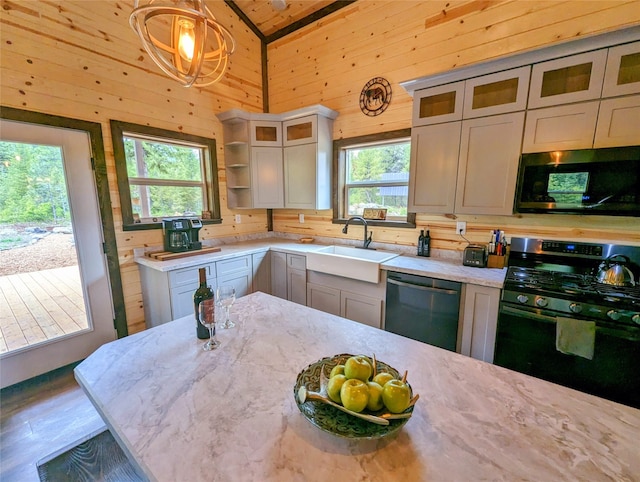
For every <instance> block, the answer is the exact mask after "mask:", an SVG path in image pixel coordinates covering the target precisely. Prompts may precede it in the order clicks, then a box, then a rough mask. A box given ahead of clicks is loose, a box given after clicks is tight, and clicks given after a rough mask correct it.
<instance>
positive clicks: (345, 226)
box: [342, 216, 373, 249]
mask: <svg viewBox="0 0 640 482" xmlns="http://www.w3.org/2000/svg"><path fill="white" fill-rule="evenodd" d="M354 219H357V220H359V221H362V225H363V226H364V244H363V246H362V247H363V248H365V249H367V248H368V247H369V245H370V244H371V236H372V235H373V233H369V237H368V238H367V226H368V225H367V221H366V220H365V219H364V218H363V217H362V216H351V217H350V218H349V219H347V222H346V223H345V224H344V228H342V232H343V233H344V234H347V229H349V223H350V222H351V221H353V220H354Z"/></svg>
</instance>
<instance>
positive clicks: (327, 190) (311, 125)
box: [282, 108, 337, 209]
mask: <svg viewBox="0 0 640 482" xmlns="http://www.w3.org/2000/svg"><path fill="white" fill-rule="evenodd" d="M336 115H337V112H335V111H331V110H329V109H326V108H324V109H321V110H320V111H319V112H318V113H317V114H312V115H307V116H302V117H296V118H292V119H285V120H283V122H282V130H283V137H284V139H283V144H284V148H283V153H284V207H285V208H290V209H330V208H331V164H332V162H331V159H332V153H333V135H332V133H333V119H335V117H336Z"/></svg>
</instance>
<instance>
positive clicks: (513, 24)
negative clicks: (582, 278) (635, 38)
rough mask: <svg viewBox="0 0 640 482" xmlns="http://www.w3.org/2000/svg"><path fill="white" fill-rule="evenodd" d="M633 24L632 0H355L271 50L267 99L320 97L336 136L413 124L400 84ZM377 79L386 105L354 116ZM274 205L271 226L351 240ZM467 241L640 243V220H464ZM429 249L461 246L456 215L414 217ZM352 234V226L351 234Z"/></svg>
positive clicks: (377, 233) (283, 106)
mask: <svg viewBox="0 0 640 482" xmlns="http://www.w3.org/2000/svg"><path fill="white" fill-rule="evenodd" d="M638 23H640V2H638V1H606V2H602V1H593V2H592V1H589V2H584V1H570V2H559V1H482V0H477V1H442V2H440V1H427V2H425V1H421V0H415V1H414V0H404V1H401V2H400V1H380V2H378V1H370V0H361V1H358V2H355V3H354V4H352V5H351V6H349V7H346V8H343V9H341V10H340V11H338V12H336V13H334V14H333V15H332V16H330V17H327V18H325V19H323V20H321V21H318V22H316V23H315V24H314V25H311V26H309V27H306V28H305V29H303V30H300V31H298V32H295V33H293V34H291V35H288V36H286V37H284V38H282V39H280V40H278V41H275V42H273V43H271V44H269V46H268V59H269V62H268V68H269V103H270V106H271V111H272V112H284V111H287V110H291V109H296V108H300V107H303V106H304V105H308V104H313V103H321V104H324V105H326V106H328V107H330V108H332V109H335V110H337V111H338V112H340V115H339V116H338V118H337V120H336V122H335V127H334V138H336V139H338V138H349V137H354V136H361V135H365V134H372V133H376V132H384V131H391V130H395V129H402V128H408V127H411V103H412V98H411V97H410V96H409V94H408V93H407V92H406V91H405V90H404V89H403V88H402V87H400V85H399V82H402V81H405V80H410V79H415V78H419V77H423V76H426V75H431V74H436V73H439V72H444V71H447V70H450V69H453V68H455V67H460V66H464V65H469V64H473V63H477V62H482V61H486V60H490V59H493V58H497V57H501V56H504V55H508V54H513V53H518V52H523V51H527V50H533V49H537V48H540V47H544V46H545V45H549V44H552V43H556V42H561V41H566V40H570V39H574V38H577V37H580V36H586V35H593V34H598V33H603V32H606V31H611V30H615V29H617V28H621V27H624V26H630V25H633V24H638ZM374 77H384V78H386V79H387V80H388V81H389V82H390V83H391V85H392V90H393V95H392V101H391V104H390V106H389V108H388V109H387V110H386V111H385V112H384V113H383V114H381V115H379V116H377V117H368V116H365V115H364V114H362V113H361V112H360V109H359V105H358V101H359V95H360V91H361V89H362V87H363V86H364V85H365V83H366V82H367V81H369V80H370V79H372V78H374ZM298 212H299V211H293V210H274V230H275V231H284V232H289V233H299V234H300V235H314V234H315V235H318V236H320V235H322V236H332V237H336V238H345V237H346V238H350V239H358V238H359V236H360V235H361V232H360V231H359V230H350V231H349V234H348V235H346V236H345V235H343V234H342V232H341V227H342V226H341V225H334V224H331V218H332V212H331V211H312V212H305V218H304V224H300V223H298ZM458 220H462V221H466V222H467V236H466V237H467V239H469V240H470V241H472V242H477V243H485V242H487V239H488V233H489V230H491V229H496V228H500V229H504V230H505V231H506V232H507V235H508V236H540V237H549V238H556V239H563V238H565V239H583V240H611V241H617V242H621V243H626V244H640V220H639V219H638V218H630V217H607V216H578V215H575V216H574V215H522V216H468V215H460V216H458ZM417 224H418V227H419V228H418V229H420V228H423V227H429V228H430V230H431V236H432V247H433V248H434V249H455V250H461V249H463V248H464V246H466V244H467V243H466V241H464V240H463V239H462V238H461V237H460V236H458V235H457V234H456V232H455V220H454V219H453V218H452V217H447V216H440V215H427V214H420V213H418V215H417ZM352 231H353V232H352ZM373 233H374V234H373V239H374V241H376V240H377V241H382V242H386V243H395V244H401V245H413V244H415V243H416V241H417V237H418V230H417V229H416V230H412V229H382V228H376V227H374V228H373Z"/></svg>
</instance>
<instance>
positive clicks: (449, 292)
mask: <svg viewBox="0 0 640 482" xmlns="http://www.w3.org/2000/svg"><path fill="white" fill-rule="evenodd" d="M387 283H389V284H392V285H397V286H404V287H406V288H413V289H416V290H421V291H429V292H431V293H440V294H443V295H457V294H458V292H457V291H456V290H447V289H444V288H433V287H431V286H423V285H417V284H413V283H407V282H405V281H398V280H395V279H392V278H387Z"/></svg>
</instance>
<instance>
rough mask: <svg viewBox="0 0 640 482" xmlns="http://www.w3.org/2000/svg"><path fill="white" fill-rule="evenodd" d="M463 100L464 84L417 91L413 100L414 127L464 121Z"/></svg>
mask: <svg viewBox="0 0 640 482" xmlns="http://www.w3.org/2000/svg"><path fill="white" fill-rule="evenodd" d="M463 98H464V82H455V83H452V84H446V85H440V86H438V87H432V88H430V89H422V90H419V91H417V92H416V94H415V98H414V100H413V125H414V127H417V126H426V125H430V124H439V123H442V122H451V121H455V120H460V119H462V108H463V105H464V101H463Z"/></svg>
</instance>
